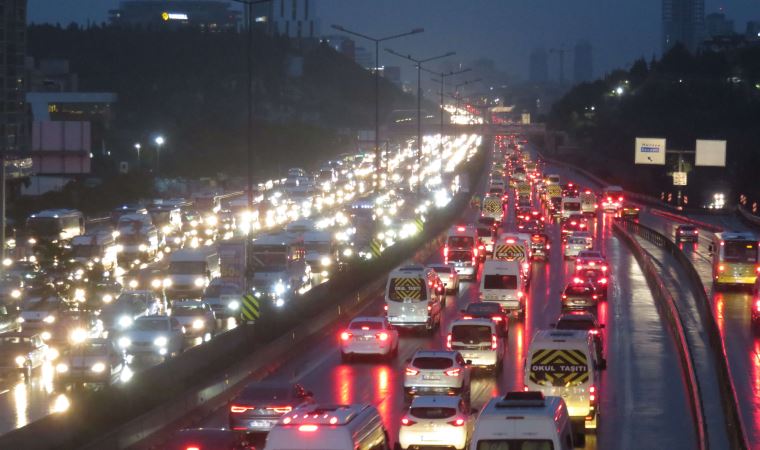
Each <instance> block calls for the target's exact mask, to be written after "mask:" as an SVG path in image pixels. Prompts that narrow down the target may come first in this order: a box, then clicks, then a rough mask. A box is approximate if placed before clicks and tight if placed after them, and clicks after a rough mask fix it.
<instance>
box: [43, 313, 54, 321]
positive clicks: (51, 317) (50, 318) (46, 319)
mask: <svg viewBox="0 0 760 450" xmlns="http://www.w3.org/2000/svg"><path fill="white" fill-rule="evenodd" d="M42 321H43V322H45V323H53V322H55V316H54V315H52V314H51V315H49V316H47V317H45V318H44V319H42Z"/></svg>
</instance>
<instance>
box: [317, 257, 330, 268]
mask: <svg viewBox="0 0 760 450" xmlns="http://www.w3.org/2000/svg"><path fill="white" fill-rule="evenodd" d="M319 262H320V263H322V265H323V266H329V265H330V264H332V260H331V259H330V258H329V257H327V256H323V257H322V259H321V260H320V261H319Z"/></svg>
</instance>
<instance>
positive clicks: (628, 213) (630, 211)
mask: <svg viewBox="0 0 760 450" xmlns="http://www.w3.org/2000/svg"><path fill="white" fill-rule="evenodd" d="M639 212H640V209H639V207H638V206H633V205H625V206H623V207H622V208H621V209H620V217H622V218H623V219H638V218H639Z"/></svg>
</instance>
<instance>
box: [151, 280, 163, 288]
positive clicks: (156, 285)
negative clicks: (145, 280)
mask: <svg viewBox="0 0 760 450" xmlns="http://www.w3.org/2000/svg"><path fill="white" fill-rule="evenodd" d="M150 285H151V286H152V287H153V289H158V288H160V287H161V280H159V279H155V280H153V281H151V282H150Z"/></svg>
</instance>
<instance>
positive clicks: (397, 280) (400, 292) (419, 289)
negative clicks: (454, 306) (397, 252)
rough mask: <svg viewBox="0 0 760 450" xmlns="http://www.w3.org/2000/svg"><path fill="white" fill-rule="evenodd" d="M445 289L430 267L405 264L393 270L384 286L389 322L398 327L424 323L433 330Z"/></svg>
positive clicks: (439, 312)
mask: <svg viewBox="0 0 760 450" xmlns="http://www.w3.org/2000/svg"><path fill="white" fill-rule="evenodd" d="M444 290H445V287H444V286H443V283H442V282H441V279H440V278H439V277H438V275H436V273H435V271H434V270H433V269H430V268H425V267H422V266H405V267H401V268H399V269H396V270H394V271H393V272H391V274H390V276H388V282H387V284H386V287H385V312H386V315H387V316H388V322H390V323H391V324H392V325H395V326H397V327H409V328H413V327H425V328H426V329H427V330H430V331H432V330H433V329H434V328H436V327H438V326H439V325H440V324H441V309H442V303H443V301H444V299H445V298H446V294H445V291H444Z"/></svg>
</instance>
